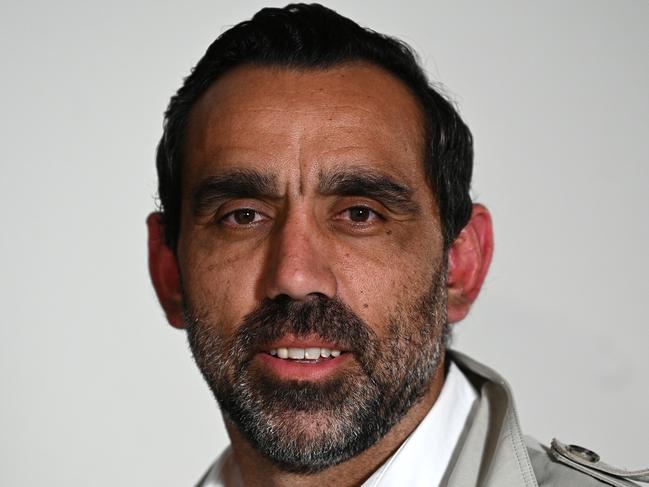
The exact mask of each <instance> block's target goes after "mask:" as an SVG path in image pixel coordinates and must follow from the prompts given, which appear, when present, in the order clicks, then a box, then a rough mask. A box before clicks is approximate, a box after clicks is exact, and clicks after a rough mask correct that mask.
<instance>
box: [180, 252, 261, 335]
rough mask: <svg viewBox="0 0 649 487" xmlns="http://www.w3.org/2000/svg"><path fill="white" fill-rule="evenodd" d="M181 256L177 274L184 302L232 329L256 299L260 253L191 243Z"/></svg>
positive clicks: (204, 317) (259, 271) (203, 316)
mask: <svg viewBox="0 0 649 487" xmlns="http://www.w3.org/2000/svg"><path fill="white" fill-rule="evenodd" d="M196 243H198V240H197V241H196ZM185 255H186V256H187V257H186V258H185V259H184V260H183V262H184V265H182V266H181V273H182V276H183V288H184V291H185V299H186V300H187V304H188V305H189V306H191V309H192V310H193V311H194V312H196V313H199V315H200V317H202V318H203V319H206V320H209V322H211V323H214V324H218V325H219V326H221V327H223V328H224V329H225V330H228V331H232V330H234V329H235V328H236V326H237V325H238V324H239V323H240V322H241V320H242V319H243V317H244V316H245V315H246V314H247V313H249V312H250V311H252V309H253V308H254V306H255V304H256V303H257V302H258V301H259V298H258V296H257V294H258V292H257V283H258V282H259V275H260V273H261V268H262V264H263V263H262V262H261V258H260V256H259V255H257V254H255V253H252V254H251V253H248V252H244V251H243V250H241V251H236V250H234V251H233V250H232V249H227V250H225V249H223V250H222V251H221V252H219V251H218V250H217V249H214V248H212V247H208V246H205V247H201V246H200V245H194V244H192V245H191V246H189V248H188V249H187V252H185Z"/></svg>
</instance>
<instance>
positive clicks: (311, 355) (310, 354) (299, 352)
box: [270, 347, 340, 360]
mask: <svg viewBox="0 0 649 487" xmlns="http://www.w3.org/2000/svg"><path fill="white" fill-rule="evenodd" d="M270 354H271V355H273V356H277V357H279V358H290V359H294V360H304V359H306V360H316V359H318V358H320V357H322V358H327V357H329V356H331V357H337V356H338V355H340V350H332V349H330V348H321V347H310V348H294V347H288V348H285V347H280V348H273V349H271V351H270Z"/></svg>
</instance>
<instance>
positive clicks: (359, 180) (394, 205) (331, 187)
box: [318, 168, 421, 214]
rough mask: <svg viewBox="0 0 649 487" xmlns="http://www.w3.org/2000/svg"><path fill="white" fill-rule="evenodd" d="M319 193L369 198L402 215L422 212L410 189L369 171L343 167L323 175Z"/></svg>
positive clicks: (387, 177) (383, 175) (389, 178)
mask: <svg viewBox="0 0 649 487" xmlns="http://www.w3.org/2000/svg"><path fill="white" fill-rule="evenodd" d="M318 191H319V192H320V193H321V194H323V195H338V196H365V197H368V198H372V199H375V200H377V201H379V202H380V203H382V204H384V205H385V206H386V207H387V208H388V209H390V210H393V211H396V212H401V213H409V214H418V213H419V212H420V211H421V207H420V205H419V204H418V203H417V202H416V201H415V200H414V199H413V197H412V193H413V191H412V190H411V189H410V188H409V187H407V186H405V185H404V184H400V183H398V182H396V181H395V180H394V179H393V178H391V177H389V176H386V175H385V174H381V173H378V172H374V171H372V170H371V169H367V168H343V169H339V170H335V171H333V172H330V173H323V174H321V175H320V182H319V185H318Z"/></svg>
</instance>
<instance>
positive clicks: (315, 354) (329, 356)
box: [255, 341, 352, 381]
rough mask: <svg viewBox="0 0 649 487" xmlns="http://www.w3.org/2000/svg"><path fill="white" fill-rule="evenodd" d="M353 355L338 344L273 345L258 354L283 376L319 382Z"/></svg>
mask: <svg viewBox="0 0 649 487" xmlns="http://www.w3.org/2000/svg"><path fill="white" fill-rule="evenodd" d="M351 356H352V354H351V353H350V352H348V351H345V350H342V349H341V347H337V346H336V345H335V344H314V343H310V344H306V343H296V342H295V341H292V343H288V342H287V341H284V342H283V343H277V344H272V345H271V346H269V347H266V348H265V350H261V351H260V352H259V353H257V355H256V357H255V358H256V359H257V360H258V361H259V362H260V365H261V366H262V367H263V368H264V369H266V370H268V371H269V372H271V373H272V374H273V375H275V376H276V377H278V378H280V379H285V380H308V381H316V380H321V379H324V378H325V377H327V376H329V375H331V374H334V373H335V371H336V370H337V369H339V368H340V367H342V366H343V365H344V364H345V363H346V362H347V361H348V360H349V359H350V357H351Z"/></svg>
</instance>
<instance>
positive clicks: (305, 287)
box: [264, 215, 336, 301]
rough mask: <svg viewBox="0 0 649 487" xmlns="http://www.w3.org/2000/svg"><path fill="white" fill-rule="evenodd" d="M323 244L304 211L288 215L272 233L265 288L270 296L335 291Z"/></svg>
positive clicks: (299, 297) (299, 296)
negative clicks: (303, 213)
mask: <svg viewBox="0 0 649 487" xmlns="http://www.w3.org/2000/svg"><path fill="white" fill-rule="evenodd" d="M325 246H326V244H325V241H324V239H323V238H322V237H321V235H320V233H319V231H318V229H317V228H316V225H313V224H309V222H308V218H307V217H306V216H305V215H297V216H293V217H290V218H287V219H286V220H285V221H284V222H283V224H282V226H281V227H279V228H278V229H277V230H276V233H275V234H274V235H273V237H272V241H271V246H270V253H269V256H268V260H267V266H266V271H265V273H266V275H265V276H264V277H265V279H264V280H265V288H266V295H267V297H269V298H270V299H276V298H278V297H279V296H282V295H285V296H288V297H289V298H291V299H293V300H296V301H304V300H307V299H308V298H309V297H310V296H315V295H324V296H326V297H328V298H333V297H334V296H335V295H336V277H335V275H334V273H333V271H332V267H331V265H330V264H331V262H329V261H328V258H327V252H326V250H327V249H326V248H325Z"/></svg>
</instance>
